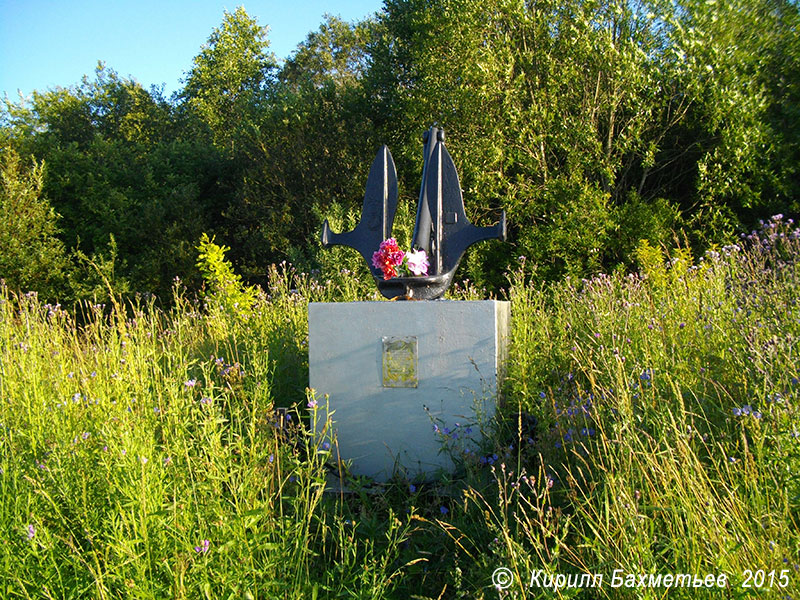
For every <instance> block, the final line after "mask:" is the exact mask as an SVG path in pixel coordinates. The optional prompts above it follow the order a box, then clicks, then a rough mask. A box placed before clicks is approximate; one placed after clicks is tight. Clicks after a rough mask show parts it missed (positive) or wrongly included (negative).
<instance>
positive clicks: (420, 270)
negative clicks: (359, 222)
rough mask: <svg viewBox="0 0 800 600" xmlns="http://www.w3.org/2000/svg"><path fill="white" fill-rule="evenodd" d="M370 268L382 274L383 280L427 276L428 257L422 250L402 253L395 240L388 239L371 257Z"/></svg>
mask: <svg viewBox="0 0 800 600" xmlns="http://www.w3.org/2000/svg"><path fill="white" fill-rule="evenodd" d="M372 266H373V267H375V268H376V269H380V270H381V271H382V272H383V278H384V280H386V279H392V278H393V277H409V276H411V275H427V274H428V267H429V266H430V263H429V262H428V255H427V254H425V251H424V250H409V251H408V252H403V251H402V250H400V247H399V246H398V245H397V240H396V239H394V238H389V239H388V240H384V241H382V242H381V245H380V247H379V248H378V250H377V251H376V252H375V253H374V254H373V255H372Z"/></svg>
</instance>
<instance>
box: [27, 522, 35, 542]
mask: <svg viewBox="0 0 800 600" xmlns="http://www.w3.org/2000/svg"><path fill="white" fill-rule="evenodd" d="M27 531H28V539H29V540H32V539H33V538H34V537H36V527H34V526H33V525H28V527H27Z"/></svg>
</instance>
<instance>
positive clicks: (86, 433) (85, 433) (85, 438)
mask: <svg viewBox="0 0 800 600" xmlns="http://www.w3.org/2000/svg"><path fill="white" fill-rule="evenodd" d="M81 437H82V438H83V439H84V440H88V439H89V432H88V431H84V432H83V433H82V434H81Z"/></svg>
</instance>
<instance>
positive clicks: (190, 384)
mask: <svg viewBox="0 0 800 600" xmlns="http://www.w3.org/2000/svg"><path fill="white" fill-rule="evenodd" d="M183 385H184V386H185V387H186V389H187V390H188V389H191V388H193V387H194V386H196V385H197V379H189V380H188V381H186V382H185V383H184V384H183Z"/></svg>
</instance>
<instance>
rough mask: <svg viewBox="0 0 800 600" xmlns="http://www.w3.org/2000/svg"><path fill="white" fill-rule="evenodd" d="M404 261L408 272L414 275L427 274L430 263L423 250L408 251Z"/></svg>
mask: <svg viewBox="0 0 800 600" xmlns="http://www.w3.org/2000/svg"><path fill="white" fill-rule="evenodd" d="M406 260H407V261H408V270H409V271H411V272H412V273H413V274H414V275H427V274H428V267H429V266H430V263H429V262H428V255H427V254H425V250H410V251H409V252H407V253H406Z"/></svg>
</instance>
